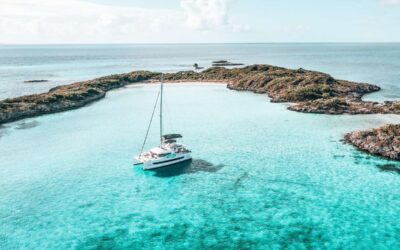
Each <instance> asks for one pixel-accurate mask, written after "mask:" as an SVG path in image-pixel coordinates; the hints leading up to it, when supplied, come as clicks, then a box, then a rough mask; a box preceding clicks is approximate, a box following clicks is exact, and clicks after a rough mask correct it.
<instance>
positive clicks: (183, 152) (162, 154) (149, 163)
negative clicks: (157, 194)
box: [134, 75, 192, 170]
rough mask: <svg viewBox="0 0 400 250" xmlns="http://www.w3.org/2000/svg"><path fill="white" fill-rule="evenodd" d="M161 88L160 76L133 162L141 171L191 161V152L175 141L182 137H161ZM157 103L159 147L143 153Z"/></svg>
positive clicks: (175, 135)
mask: <svg viewBox="0 0 400 250" xmlns="http://www.w3.org/2000/svg"><path fill="white" fill-rule="evenodd" d="M163 86H164V77H163V75H161V83H160V91H159V92H158V95H157V99H156V103H155V105H154V109H153V113H152V115H151V119H150V124H149V126H148V128H147V133H146V136H145V139H144V142H143V146H142V149H141V152H140V154H139V155H138V156H137V157H135V161H134V164H135V165H143V169H145V170H151V169H157V168H162V167H168V166H171V165H174V164H177V163H181V162H184V161H188V160H191V159H192V156H191V151H190V150H189V149H188V148H187V147H186V146H185V145H184V144H181V143H178V141H177V140H178V139H180V138H182V135H180V134H166V135H163ZM158 101H160V145H159V146H158V147H155V148H152V149H150V150H149V151H147V152H143V149H144V146H145V144H146V140H147V137H148V135H149V131H150V127H151V123H152V121H153V117H154V113H155V111H156V108H157V103H158Z"/></svg>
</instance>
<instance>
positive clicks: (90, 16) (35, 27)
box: [0, 0, 185, 43]
mask: <svg viewBox="0 0 400 250" xmlns="http://www.w3.org/2000/svg"><path fill="white" fill-rule="evenodd" d="M0 6H1V8H0V43H13V42H22V43H23V42H28V43H29V42H32V43H69V42H78V43H80V42H83V43H96V42H151V40H152V39H157V38H159V37H160V36H161V37H162V36H167V35H168V34H169V35H170V36H171V35H172V34H176V33H177V32H178V30H181V29H182V28H184V26H183V25H182V23H184V22H185V15H184V13H183V12H181V11H175V10H156V9H145V8H136V7H127V6H124V7H118V6H105V5H99V4H94V3H88V2H84V1H80V0H69V1H54V0H35V1H31V0H0ZM172 27H174V29H172ZM154 42H157V41H154Z"/></svg>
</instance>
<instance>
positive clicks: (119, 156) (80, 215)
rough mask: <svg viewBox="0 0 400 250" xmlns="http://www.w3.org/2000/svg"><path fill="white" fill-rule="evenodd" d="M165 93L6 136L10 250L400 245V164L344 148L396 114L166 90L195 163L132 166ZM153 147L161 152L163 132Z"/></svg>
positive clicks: (0, 166) (11, 130)
mask: <svg viewBox="0 0 400 250" xmlns="http://www.w3.org/2000/svg"><path fill="white" fill-rule="evenodd" d="M157 91H158V86H157V85H134V86H130V87H128V88H125V89H120V90H117V91H112V92H110V93H108V95H107V97H106V98H105V99H104V100H101V101H99V102H97V103H94V104H92V105H89V106H87V107H84V108H82V109H78V110H74V111H70V112H65V113H60V114H54V115H48V116H43V117H39V118H35V119H27V120H24V121H20V122H16V123H13V124H9V125H6V126H4V127H3V128H1V129H0V157H1V161H0V176H1V178H0V187H1V188H0V197H1V200H0V224H1V225H2V226H1V227H0V246H1V248H3V249H4V248H5V249H7V248H52V249H55V248H58V249H65V248H95V247H105V248H107V247H114V248H122V247H146V248H170V249H171V248H188V247H191V248H198V249H199V248H205V247H216V246H219V247H221V248H223V247H225V248H246V247H247V248H248V247H258V248H260V247H265V246H269V247H289V246H291V247H299V248H306V247H318V248H327V247H328V248H354V247H356V246H357V248H366V247H375V248H379V247H382V248H383V247H390V248H399V247H400V241H399V240H398V235H399V232H400V223H399V222H398V214H399V212H400V182H399V180H400V175H398V173H396V172H388V171H382V170H381V169H380V168H379V166H382V165H385V164H395V163H393V162H390V161H387V160H384V159H381V158H378V157H373V156H369V155H367V154H364V153H361V152H359V151H357V150H355V149H354V148H353V147H352V146H350V145H345V144H343V143H342V142H341V139H342V137H343V135H344V134H345V133H346V132H349V131H353V130H357V129H365V128H371V127H376V126H379V125H381V124H385V123H388V122H400V117H398V116H392V115H367V116H348V115H343V116H328V115H313V114H301V113H296V112H291V111H287V110H286V104H272V103H269V102H268V99H267V97H266V96H265V95H257V94H253V93H247V92H236V91H230V90H228V89H226V88H225V86H224V85H222V84H187V85H185V84H171V85H167V86H166V91H165V95H166V100H165V126H166V128H165V129H166V132H180V133H182V134H183V135H184V137H185V138H184V139H185V140H184V142H185V143H186V144H188V145H189V146H190V147H191V149H192V150H193V156H194V158H195V160H194V161H193V163H192V166H186V168H184V167H185V166H184V167H182V170H179V171H175V172H167V173H165V172H163V173H159V174H155V173H152V172H144V171H142V170H141V169H140V168H137V167H133V166H132V165H131V159H132V158H133V156H134V155H135V154H137V152H138V151H139V150H140V147H141V144H142V141H143V137H144V135H145V132H146V126H147V123H148V120H149V118H150V114H151V110H152V108H153V103H154V101H155V97H156V92H157ZM154 125H155V126H153V128H152V131H151V136H150V140H149V143H148V144H147V145H148V147H151V146H153V145H156V144H157V143H158V134H157V132H158V127H157V126H156V125H157V121H156V122H155V124H154Z"/></svg>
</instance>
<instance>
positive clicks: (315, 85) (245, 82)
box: [0, 61, 400, 159]
mask: <svg viewBox="0 0 400 250" xmlns="http://www.w3.org/2000/svg"><path fill="white" fill-rule="evenodd" d="M215 63H219V64H223V63H228V62H225V61H219V62H215ZM160 75H161V73H157V72H149V71H134V72H131V73H126V74H118V75H111V76H106V77H101V78H97V79H94V80H90V81H83V82H77V83H73V84H70V85H65V86H59V87H56V88H53V89H51V90H50V91H49V92H47V93H43V94H35V95H27V96H21V97H17V98H12V99H6V100H3V101H0V124H4V123H8V122H13V121H17V120H20V119H24V118H28V117H34V116H39V115H43V114H50V113H56V112H62V111H66V110H71V109H76V108H79V107H82V106H85V105H87V104H89V103H92V102H94V101H97V100H99V99H102V98H103V97H104V96H105V95H106V92H107V91H109V90H112V89H116V88H121V87H124V86H126V85H128V84H133V83H138V82H157V81H159V79H160ZM164 79H165V81H166V82H185V81H187V82H226V83H227V84H228V85H227V87H228V88H229V89H233V90H240V91H252V92H255V93H260V94H264V93H265V94H267V95H268V96H269V97H270V98H271V101H272V102H290V103H291V105H290V106H289V109H290V110H293V111H298V112H304V113H320V114H334V115H337V114H400V102H389V101H387V102H384V103H377V102H367V101H363V100H362V99H361V98H362V96H363V95H365V94H368V93H372V92H375V91H379V90H380V88H379V87H378V86H376V85H372V84H367V83H356V82H350V81H346V80H338V79H335V78H333V77H332V76H330V75H328V74H325V73H321V72H316V71H310V70H305V69H301V68H300V69H286V68H282V67H276V66H271V65H251V66H246V67H242V68H231V69H227V68H224V67H212V68H209V69H207V70H204V71H202V72H195V71H181V72H176V73H167V74H164ZM356 133H357V132H356ZM347 138H348V139H347V141H349V142H351V143H353V144H354V145H355V146H357V147H359V148H361V149H363V150H367V151H369V152H372V153H375V154H380V155H383V156H385V157H389V158H391V159H397V158H398V157H397V156H396V155H395V154H394V153H390V154H386V153H385V154H383V153H379V152H378V151H379V150H370V149H366V147H367V146H365V147H364V146H362V145H363V144H365V143H361V141H358V142H357V143H355V141H356V138H355V137H354V136H353V137H350V136H347ZM349 138H354V139H349ZM365 138H366V137H362V138H358V140H364V139H365ZM385 143H386V144H388V143H389V142H385ZM390 143H394V144H393V145H394V146H396V147H397V146H398V145H399V144H397V143H398V142H397V141H395V142H390ZM368 145H370V142H369V143H368ZM382 145H384V144H382ZM376 146H377V147H379V145H376ZM394 146H393V147H394ZM382 150H383V151H385V152H386V151H387V150H386V149H385V148H382ZM382 150H380V151H382ZM383 151H382V152H383Z"/></svg>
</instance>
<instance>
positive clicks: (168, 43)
mask: <svg viewBox="0 0 400 250" xmlns="http://www.w3.org/2000/svg"><path fill="white" fill-rule="evenodd" d="M211 44H215V45H223V44H400V41H399V42H199V43H191V42H187V43H184V42H183V43H180V42H177V43H173V42H165V43H152V42H150V43H0V46H44V45H46V46H49V45H50V46H51V45H211Z"/></svg>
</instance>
